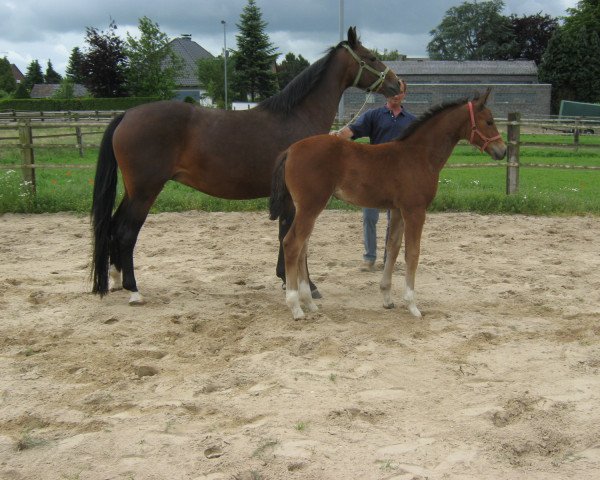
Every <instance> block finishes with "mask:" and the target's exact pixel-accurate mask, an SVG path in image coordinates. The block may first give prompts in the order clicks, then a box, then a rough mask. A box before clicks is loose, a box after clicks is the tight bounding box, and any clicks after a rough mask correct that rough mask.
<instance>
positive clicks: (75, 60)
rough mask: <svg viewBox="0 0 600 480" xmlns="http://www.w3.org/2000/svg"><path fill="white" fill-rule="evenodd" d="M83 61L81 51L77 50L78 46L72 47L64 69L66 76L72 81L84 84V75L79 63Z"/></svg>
mask: <svg viewBox="0 0 600 480" xmlns="http://www.w3.org/2000/svg"><path fill="white" fill-rule="evenodd" d="M82 62H83V53H81V50H79V47H75V48H73V50H71V56H70V57H69V63H68V64H67V69H66V70H65V73H66V77H67V78H68V79H69V80H71V81H72V82H73V83H79V84H82V85H83V84H84V83H85V82H84V76H83V73H82V70H81V65H82Z"/></svg>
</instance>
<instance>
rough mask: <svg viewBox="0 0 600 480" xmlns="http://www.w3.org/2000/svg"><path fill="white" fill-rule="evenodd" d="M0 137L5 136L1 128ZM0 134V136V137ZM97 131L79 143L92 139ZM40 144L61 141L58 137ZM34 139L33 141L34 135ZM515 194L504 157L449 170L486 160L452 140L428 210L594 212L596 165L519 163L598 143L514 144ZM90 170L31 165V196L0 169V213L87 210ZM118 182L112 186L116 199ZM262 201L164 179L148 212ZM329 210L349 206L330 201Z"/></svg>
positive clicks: (4, 156) (256, 205)
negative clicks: (33, 171)
mask: <svg viewBox="0 0 600 480" xmlns="http://www.w3.org/2000/svg"><path fill="white" fill-rule="evenodd" d="M2 135H3V136H7V135H8V134H5V133H3V134H2ZM2 135H0V136H2ZM98 139H99V136H95V137H93V138H92V136H88V137H86V138H85V140H84V141H85V142H89V143H97V142H98ZM521 140H522V141H527V142H542V141H543V142H561V143H572V137H569V136H563V135H522V136H521ZM44 141H45V142H52V141H54V143H65V141H66V140H65V139H56V140H54V139H50V140H44ZM581 142H582V143H587V144H590V143H599V144H600V138H599V137H597V136H591V135H582V136H581ZM34 143H35V140H34ZM35 155H36V158H35V160H36V163H37V164H40V165H44V164H73V165H87V166H91V167H93V166H94V165H95V163H96V156H97V150H96V149H88V150H86V151H85V155H84V157H83V158H80V157H79V153H78V152H77V150H76V149H75V148H74V147H73V148H48V149H46V148H44V149H42V148H38V149H37V150H36V151H35ZM520 157H521V163H522V164H523V168H521V169H520V182H519V193H517V194H514V195H510V196H507V195H506V194H505V189H506V186H505V185H506V168H505V167H504V164H505V161H501V162H498V163H499V165H501V166H499V167H495V168H492V167H469V168H451V166H452V165H453V164H480V163H491V162H493V160H492V159H491V158H490V157H488V156H487V155H485V154H482V153H480V152H479V151H478V150H476V149H474V148H473V147H471V146H470V145H466V144H465V145H463V144H460V145H458V146H457V147H456V149H455V151H454V153H453V154H452V156H451V157H450V160H449V162H448V167H447V168H445V169H444V170H442V172H441V175H440V182H439V189H438V194H437V196H436V198H435V200H434V201H433V204H432V205H431V207H430V210H431V211H472V212H479V213H524V214H533V215H573V214H594V215H599V214H600V171H591V170H590V171H585V170H564V169H543V168H534V167H527V166H526V165H527V164H556V165H586V166H600V148H580V149H578V151H575V150H574V149H562V148H556V147H552V146H547V147H546V146H545V147H525V146H524V147H522V148H521V156H520ZM19 159H20V151H19V150H18V149H16V148H11V147H3V146H2V141H0V164H15V163H19V161H20V160H19ZM94 172H95V170H94V168H88V169H80V168H64V169H37V170H36V184H37V194H36V195H35V196H31V195H29V194H28V193H27V190H26V189H25V188H24V187H23V185H22V176H21V171H20V169H13V170H6V169H0V214H1V213H7V212H15V213H42V212H60V211H72V212H78V213H86V214H87V213H88V212H89V210H90V206H91V196H92V189H93V178H94ZM121 194H122V186H121V185H120V186H119V193H118V195H119V197H120V195H121ZM267 204H268V201H267V199H257V200H248V201H233V200H223V199H219V198H214V197H210V196H209V195H205V194H203V193H200V192H198V191H196V190H193V189H191V188H189V187H186V186H184V185H181V184H178V183H175V182H168V183H167V185H166V186H165V188H164V189H163V191H162V192H161V194H160V196H159V198H158V199H157V201H156V202H155V204H154V206H153V208H152V212H154V213H156V212H168V211H185V210H204V211H256V210H265V209H266V208H267ZM329 208H334V209H354V208H355V207H352V206H349V205H347V204H345V203H343V202H340V201H338V200H335V199H333V200H332V201H331V202H330V204H329Z"/></svg>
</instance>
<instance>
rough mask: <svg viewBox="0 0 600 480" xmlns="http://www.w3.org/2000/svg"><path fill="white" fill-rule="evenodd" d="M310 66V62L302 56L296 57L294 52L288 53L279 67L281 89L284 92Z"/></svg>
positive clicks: (278, 74)
mask: <svg viewBox="0 0 600 480" xmlns="http://www.w3.org/2000/svg"><path fill="white" fill-rule="evenodd" d="M309 65H310V63H309V61H308V60H307V59H306V58H304V57H303V56H302V55H298V56H297V57H296V55H294V54H293V53H292V52H289V53H287V54H286V56H285V59H284V60H283V61H282V62H281V64H279V65H277V80H278V82H279V88H280V89H281V90H283V89H284V88H285V86H286V85H287V84H288V83H290V82H291V81H292V80H293V79H294V78H295V77H296V76H297V75H298V74H299V73H300V72H301V71H302V70H304V69H305V68H306V67H308V66H309Z"/></svg>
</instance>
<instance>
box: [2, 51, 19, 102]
mask: <svg viewBox="0 0 600 480" xmlns="http://www.w3.org/2000/svg"><path fill="white" fill-rule="evenodd" d="M16 89H17V82H16V80H15V77H14V75H13V73H12V68H11V66H10V62H9V61H8V59H7V58H6V57H4V58H0V91H4V92H6V93H12V92H14V91H15V90H16Z"/></svg>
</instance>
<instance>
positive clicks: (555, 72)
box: [539, 27, 600, 113]
mask: <svg viewBox="0 0 600 480" xmlns="http://www.w3.org/2000/svg"><path fill="white" fill-rule="evenodd" d="M582 66H585V68H582ZM539 77H540V81H541V82H544V83H550V84H552V111H553V112H555V113H556V112H558V109H559V106H560V101H561V100H575V101H579V102H592V103H595V102H599V101H600V38H599V36H598V32H596V31H593V30H592V31H590V30H588V29H587V28H586V27H582V28H581V30H579V31H569V30H565V29H561V28H559V29H558V30H557V31H556V32H555V33H554V35H553V37H552V39H551V40H550V43H549V44H548V49H547V50H546V52H545V53H544V55H543V57H542V62H541V64H540V68H539Z"/></svg>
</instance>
